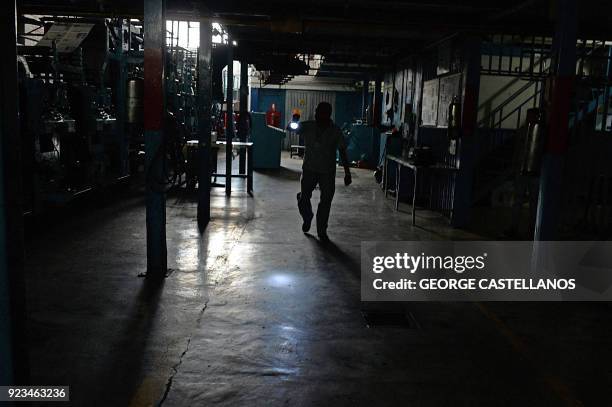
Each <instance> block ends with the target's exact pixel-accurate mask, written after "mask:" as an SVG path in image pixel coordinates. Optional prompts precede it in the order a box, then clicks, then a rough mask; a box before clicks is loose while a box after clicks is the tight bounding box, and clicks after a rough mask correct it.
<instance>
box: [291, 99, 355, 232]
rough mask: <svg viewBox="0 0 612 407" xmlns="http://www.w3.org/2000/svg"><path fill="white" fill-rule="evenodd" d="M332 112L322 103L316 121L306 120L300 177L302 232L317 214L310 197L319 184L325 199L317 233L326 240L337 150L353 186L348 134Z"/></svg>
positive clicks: (322, 198)
mask: <svg viewBox="0 0 612 407" xmlns="http://www.w3.org/2000/svg"><path fill="white" fill-rule="evenodd" d="M331 113H332V107H331V105H330V104H329V103H327V102H321V103H319V105H318V106H317V110H316V112H315V120H314V121H313V120H310V121H305V122H303V123H302V124H301V127H300V129H299V134H300V135H301V136H302V137H303V138H304V146H305V147H306V148H305V151H304V164H303V165H302V178H301V180H300V185H301V191H300V193H298V195H297V199H298V208H299V210H300V214H301V215H302V219H303V220H304V223H303V224H302V231H303V232H304V233H306V232H308V231H309V230H310V223H311V222H312V218H313V217H314V215H313V213H312V206H311V204H310V198H311V197H312V191H313V190H314V189H315V187H316V186H317V184H318V185H319V189H320V190H321V200H320V202H319V207H318V209H317V235H318V236H319V239H320V240H321V241H323V242H327V241H329V238H328V236H327V220H328V219H329V211H330V209H331V203H332V199H333V198H334V192H335V190H336V150H338V151H339V152H340V160H341V162H342V165H343V166H344V184H345V185H350V184H351V182H352V178H351V171H350V167H349V165H348V160H347V157H346V146H345V144H344V136H343V135H342V131H341V130H340V128H339V127H338V126H336V125H335V124H334V122H333V121H332V120H331Z"/></svg>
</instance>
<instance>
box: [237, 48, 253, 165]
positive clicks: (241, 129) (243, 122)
mask: <svg viewBox="0 0 612 407" xmlns="http://www.w3.org/2000/svg"><path fill="white" fill-rule="evenodd" d="M248 103H249V64H248V63H247V61H246V60H245V59H244V58H243V59H242V61H240V124H239V126H238V140H239V141H247V137H248V135H249V134H248V133H249V129H250V126H249V121H248V114H249V107H248V106H247V104H248ZM245 165H246V149H244V148H242V149H240V163H239V168H240V173H241V174H245Z"/></svg>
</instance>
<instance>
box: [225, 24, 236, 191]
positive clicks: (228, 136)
mask: <svg viewBox="0 0 612 407" xmlns="http://www.w3.org/2000/svg"><path fill="white" fill-rule="evenodd" d="M226 85H227V86H226V87H227V98H226V103H227V126H226V129H225V141H227V144H226V145H225V195H227V196H230V195H231V194H232V139H233V137H234V120H233V116H234V107H233V106H232V102H233V99H234V47H233V46H232V39H231V38H230V35H229V33H228V34H227V83H226Z"/></svg>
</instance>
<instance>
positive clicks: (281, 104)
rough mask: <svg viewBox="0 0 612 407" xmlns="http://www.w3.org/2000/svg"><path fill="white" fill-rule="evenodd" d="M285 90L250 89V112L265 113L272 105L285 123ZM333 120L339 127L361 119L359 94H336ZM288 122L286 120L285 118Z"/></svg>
mask: <svg viewBox="0 0 612 407" xmlns="http://www.w3.org/2000/svg"><path fill="white" fill-rule="evenodd" d="M285 96H286V90H285V89H268V88H251V111H252V112H267V111H268V109H269V108H270V106H271V105H272V103H276V109H277V110H278V111H280V112H281V123H285V114H284V113H285V112H284V109H285ZM334 110H335V119H336V124H337V125H338V126H340V127H342V125H343V124H344V123H345V122H349V123H350V122H351V120H353V118H355V117H361V92H358V91H357V92H336V106H334ZM287 120H288V118H287Z"/></svg>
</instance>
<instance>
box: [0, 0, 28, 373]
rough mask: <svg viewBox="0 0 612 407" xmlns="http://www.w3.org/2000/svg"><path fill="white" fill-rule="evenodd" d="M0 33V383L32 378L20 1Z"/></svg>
mask: <svg viewBox="0 0 612 407" xmlns="http://www.w3.org/2000/svg"><path fill="white" fill-rule="evenodd" d="M2 9H3V10H2V21H0V38H2V39H3V40H4V41H3V43H2V49H3V50H4V52H3V58H2V63H1V64H0V66H2V72H0V385H8V384H28V379H29V360H28V349H27V338H26V326H25V323H26V305H25V299H26V297H25V283H24V275H23V260H24V243H23V205H22V197H23V193H22V181H21V176H22V174H21V170H22V167H21V151H20V150H21V138H20V134H19V119H18V118H19V101H18V98H17V95H18V91H19V89H18V86H17V50H16V47H15V44H16V42H17V38H16V9H15V1H14V0H13V1H6V2H3V3H2Z"/></svg>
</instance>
